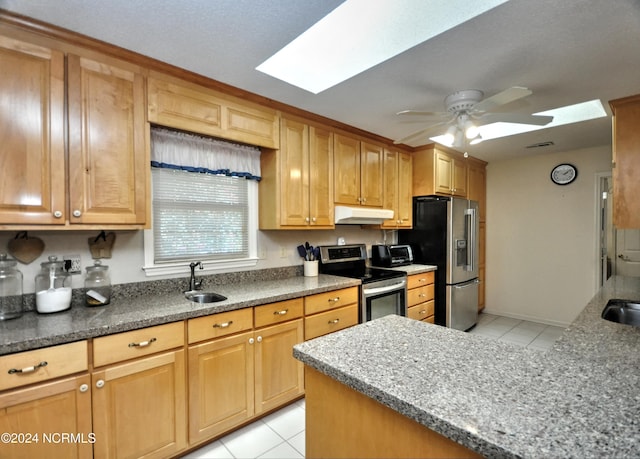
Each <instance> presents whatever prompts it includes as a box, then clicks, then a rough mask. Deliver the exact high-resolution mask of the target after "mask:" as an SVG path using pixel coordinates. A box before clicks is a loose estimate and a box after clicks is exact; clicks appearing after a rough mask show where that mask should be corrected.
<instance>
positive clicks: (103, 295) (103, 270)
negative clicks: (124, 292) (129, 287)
mask: <svg viewBox="0 0 640 459" xmlns="http://www.w3.org/2000/svg"><path fill="white" fill-rule="evenodd" d="M86 270H87V277H86V278H85V280H84V288H85V294H84V298H85V303H86V305H87V306H104V305H105V304H109V302H110V301H111V279H110V278H109V267H108V266H103V265H102V263H101V262H100V260H96V261H94V262H93V266H87V268H86Z"/></svg>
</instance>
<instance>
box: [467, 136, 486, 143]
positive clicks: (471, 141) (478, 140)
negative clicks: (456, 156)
mask: <svg viewBox="0 0 640 459" xmlns="http://www.w3.org/2000/svg"><path fill="white" fill-rule="evenodd" d="M483 140H484V139H483V138H482V136H481V135H480V133H478V135H477V136H475V137H474V138H473V139H471V140H470V141H469V145H478V144H479V143H480V142H482V141H483Z"/></svg>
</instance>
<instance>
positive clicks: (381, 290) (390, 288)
mask: <svg viewBox="0 0 640 459" xmlns="http://www.w3.org/2000/svg"><path fill="white" fill-rule="evenodd" d="M406 284H407V281H406V280H403V281H402V282H398V283H397V284H393V285H389V286H387V287H378V288H370V289H366V288H363V289H362V292H363V293H364V294H365V295H377V294H378V293H387V292H391V291H393V290H398V289H400V288H404V286H405V285H406Z"/></svg>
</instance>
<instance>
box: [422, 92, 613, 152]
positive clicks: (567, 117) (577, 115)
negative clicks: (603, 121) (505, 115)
mask: <svg viewBox="0 0 640 459" xmlns="http://www.w3.org/2000/svg"><path fill="white" fill-rule="evenodd" d="M534 115H550V116H553V121H551V122H550V123H549V124H547V125H545V126H534V125H531V124H514V123H492V124H487V125H485V126H480V127H479V128H478V129H479V131H480V136H482V140H483V141H485V140H491V139H498V138H500V137H507V136H510V135H516V134H522V133H525V132H531V131H537V130H539V129H548V128H552V127H557V126H564V125H565V124H572V123H579V122H581V121H588V120H593V119H596V118H602V117H604V116H607V112H606V111H605V109H604V107H603V106H602V102H600V100H599V99H594V100H589V101H587V102H581V103H579V104H574V105H567V106H566V107H559V108H554V109H552V110H547V111H544V112H538V113H534ZM430 140H433V141H434V142H438V143H441V144H442V145H448V144H447V143H446V140H445V136H444V135H439V136H436V137H431V138H430Z"/></svg>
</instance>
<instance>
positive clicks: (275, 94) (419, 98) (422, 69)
mask: <svg viewBox="0 0 640 459" xmlns="http://www.w3.org/2000/svg"><path fill="white" fill-rule="evenodd" d="M375 1H376V0H372V2H371V5H372V7H375ZM396 1H401V0H396ZM340 3H341V0H313V1H301V0H180V1H177V0H109V1H105V0H56V1H51V0H29V1H24V0H0V8H3V9H6V10H10V11H14V12H17V13H20V14H24V15H26V16H30V17H33V18H36V19H39V20H42V21H45V22H48V23H51V24H55V25H58V26H61V27H64V28H67V29H71V30H74V31H77V32H80V33H82V34H85V35H88V36H91V37H95V38H98V39H100V40H104V41H106V42H109V43H113V44H116V45H119V46H121V47H123V48H127V49H130V50H133V51H136V52H138V53H141V54H144V55H147V56H151V57H153V58H156V59H158V60H161V61H164V62H168V63H171V64H173V65H177V66H179V67H182V68H185V69H188V70H191V71H194V72H196V73H199V74H202V75H205V76H207V77H210V78H213V79H215V80H218V81H221V82H224V83H227V84H230V85H233V86H236V87H239V88H242V89H245V90H247V91H250V92H253V93H256V94H259V95H261V96H265V97H268V98H271V99H274V100H277V101H280V102H283V103H286V104H289V105H293V106H295V107H299V108H301V109H304V110H307V111H310V112H313V113H317V114H319V115H323V116H326V117H328V118H331V119H335V120H338V121H341V122H343V123H346V124H349V125H352V126H355V127H358V128H360V129H364V130H366V131H369V132H373V133H376V134H379V135H382V136H384V137H387V138H390V139H397V138H402V137H405V136H406V135H408V134H410V133H412V132H414V131H417V130H418V129H420V128H421V127H422V126H423V124H421V123H420V122H419V120H416V119H412V120H406V119H403V118H401V117H398V116H396V115H395V113H396V112H398V111H400V110H403V109H416V110H429V111H442V110H444V102H443V101H444V97H445V96H446V95H447V94H449V93H451V92H454V91H456V90H460V89H480V90H482V91H484V92H485V96H490V95H493V94H495V93H497V92H500V91H502V90H504V89H506V88H508V87H510V86H525V87H528V88H530V89H531V90H533V95H532V96H529V97H527V98H525V99H522V100H519V101H516V102H512V103H511V104H509V105H507V106H505V107H504V110H507V111H511V112H519V113H528V114H531V113H536V112H540V111H544V110H549V109H552V108H556V107H559V106H564V105H570V104H575V103H578V102H584V101H587V100H591V99H600V100H601V101H602V102H603V104H604V105H605V108H606V110H607V112H608V113H610V110H609V107H608V104H607V102H608V101H609V100H611V99H616V98H620V97H625V96H629V95H633V94H637V93H640V0H609V1H606V0H562V1H558V0H510V1H509V2H507V3H505V4H504V5H501V6H499V7H497V8H495V9H493V10H491V11H489V12H487V13H485V14H483V15H481V16H478V17H476V18H474V19H472V20H470V21H468V22H466V23H464V24H462V25H460V26H458V27H456V28H454V29H451V30H449V31H448V32H445V33H443V34H441V35H439V36H437V37H435V38H433V39H431V40H429V41H427V42H425V43H423V44H421V45H418V46H416V47H415V48H412V49H410V50H409V51H407V52H405V53H403V54H401V55H399V56H396V57H394V58H392V59H390V60H388V61H386V62H384V63H382V64H380V65H378V66H376V67H374V68H372V69H370V70H368V71H366V72H363V73H362V74H360V75H357V76H355V77H353V78H351V79H350V80H347V81H345V82H343V83H342V84H339V85H337V86H335V87H333V88H330V89H328V90H326V91H324V92H322V93H320V94H318V95H313V94H311V93H308V92H306V91H304V90H301V89H298V88H296V87H293V86H291V85H289V84H287V83H284V82H282V81H280V80H276V79H274V78H271V77H269V76H267V75H265V74H263V73H261V72H259V71H257V70H255V67H256V66H257V65H259V64H260V63H262V62H263V61H264V60H265V59H266V58H268V57H269V56H271V55H272V54H274V53H275V52H276V51H278V50H279V49H280V48H282V47H283V46H284V45H286V44H287V43H289V42H290V41H291V40H293V39H294V38H295V37H297V36H298V35H299V34H300V33H302V32H303V31H304V30H305V29H307V28H308V27H310V26H311V25H312V24H314V23H315V22H316V21H318V20H319V19H320V18H321V17H323V16H324V15H326V14H327V13H328V12H330V11H331V10H332V9H334V8H335V7H336V6H337V5H339V4H340ZM428 20H429V18H425V21H428ZM375 33H376V31H375V30H371V34H375ZM318 71H319V72H320V71H322V69H321V68H319V69H318ZM545 141H553V142H554V143H555V146H552V147H546V148H540V149H534V150H529V149H525V148H524V147H525V146H526V145H530V144H533V143H538V142H545ZM418 143H428V141H426V139H425V141H423V142H418ZM610 143H611V122H610V119H609V118H608V117H607V118H601V119H598V120H592V121H586V122H582V123H577V124H573V125H568V126H563V127H556V128H548V129H542V130H539V131H535V132H532V133H527V134H520V135H516V136H511V137H506V138H503V139H496V140H491V141H486V142H483V143H481V144H479V145H474V146H469V147H468V148H467V151H468V152H469V153H470V154H471V155H473V156H476V157H479V158H482V159H485V160H487V161H493V160H498V159H502V158H508V157H513V156H519V155H524V154H537V153H547V152H554V151H558V152H562V151H568V150H572V149H578V148H584V147H590V146H598V145H609V144H610Z"/></svg>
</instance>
